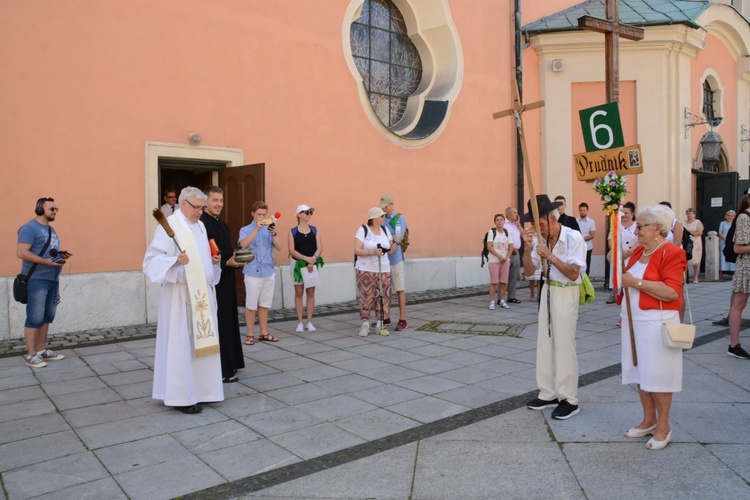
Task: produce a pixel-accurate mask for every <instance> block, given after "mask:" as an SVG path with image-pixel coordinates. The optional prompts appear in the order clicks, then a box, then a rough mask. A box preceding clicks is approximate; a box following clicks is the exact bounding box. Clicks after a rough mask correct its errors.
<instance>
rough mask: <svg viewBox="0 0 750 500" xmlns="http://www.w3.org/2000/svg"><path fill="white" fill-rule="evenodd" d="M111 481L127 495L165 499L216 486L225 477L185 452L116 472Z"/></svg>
mask: <svg viewBox="0 0 750 500" xmlns="http://www.w3.org/2000/svg"><path fill="white" fill-rule="evenodd" d="M115 480H116V481H117V483H118V484H119V485H120V487H122V489H123V490H124V491H125V493H126V494H127V495H128V496H129V497H130V498H149V499H162V498H163V499H168V498H175V497H178V496H181V495H185V494H187V493H190V492H192V491H198V490H202V489H205V488H209V487H211V486H216V485H218V484H221V483H223V482H224V481H225V478H223V477H222V476H220V475H219V474H217V473H216V472H215V471H214V470H213V469H212V468H211V467H209V466H208V465H206V464H205V463H204V462H203V461H201V460H200V459H198V458H197V457H195V456H193V455H187V456H179V457H175V458H172V459H171V460H168V461H167V462H163V463H160V464H156V465H153V466H151V467H144V468H141V469H137V470H134V471H131V472H126V473H124V474H119V475H116V476H115Z"/></svg>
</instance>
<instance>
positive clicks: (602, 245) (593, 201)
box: [567, 81, 656, 255]
mask: <svg viewBox="0 0 750 500" xmlns="http://www.w3.org/2000/svg"><path fill="white" fill-rule="evenodd" d="M635 89H636V87H635V82H633V81H621V82H620V103H619V109H620V122H621V124H622V134H623V136H624V140H625V145H626V146H630V145H633V144H638V134H637V130H636V90H635ZM605 102H606V87H605V85H604V82H590V83H575V84H573V86H572V88H571V112H572V114H571V117H570V125H571V129H572V131H573V153H582V152H584V151H586V146H585V144H584V142H583V132H582V131H581V120H580V118H579V115H578V112H579V111H580V110H581V109H586V108H591V107H594V106H599V105H601V104H604V103H605ZM569 165H570V171H571V175H572V176H573V178H574V179H576V180H575V181H574V182H573V199H572V200H568V209H567V213H568V214H569V215H575V216H576V217H578V216H579V215H578V205H579V204H581V203H582V202H585V203H587V204H588V205H589V217H591V218H593V219H594V221H595V222H596V233H597V235H596V237H595V238H594V254H595V255H596V254H598V255H604V254H605V251H606V241H607V240H606V237H605V236H604V234H605V232H604V224H605V220H604V219H605V212H604V211H603V210H602V202H601V200H600V196H599V195H598V194H596V192H595V191H594V183H593V182H584V181H578V180H577V178H576V176H575V172H574V171H573V159H572V158H571V160H570V163H569ZM648 167H649V164H648V159H644V169H647V168H648ZM651 167H652V168H656V166H655V165H651ZM628 191H629V192H630V194H628V195H627V197H626V198H625V201H632V202H633V203H635V204H636V207H637V206H638V199H637V197H636V193H637V192H638V176H637V175H631V176H629V177H628Z"/></svg>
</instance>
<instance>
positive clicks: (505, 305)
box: [500, 300, 510, 309]
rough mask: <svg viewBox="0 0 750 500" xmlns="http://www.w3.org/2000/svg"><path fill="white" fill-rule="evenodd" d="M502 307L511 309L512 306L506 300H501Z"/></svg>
mask: <svg viewBox="0 0 750 500" xmlns="http://www.w3.org/2000/svg"><path fill="white" fill-rule="evenodd" d="M500 307H502V308H503V309H510V306H509V305H508V303H507V302H505V301H504V300H501V301H500Z"/></svg>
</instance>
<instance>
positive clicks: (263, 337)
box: [258, 333, 279, 342]
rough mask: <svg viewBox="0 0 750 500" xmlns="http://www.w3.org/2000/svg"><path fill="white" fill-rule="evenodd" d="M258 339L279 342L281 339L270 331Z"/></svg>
mask: <svg viewBox="0 0 750 500" xmlns="http://www.w3.org/2000/svg"><path fill="white" fill-rule="evenodd" d="M258 340H260V341H261V342H278V341H279V339H277V338H276V337H274V336H273V335H271V334H270V333H267V334H265V335H261V336H259V337H258Z"/></svg>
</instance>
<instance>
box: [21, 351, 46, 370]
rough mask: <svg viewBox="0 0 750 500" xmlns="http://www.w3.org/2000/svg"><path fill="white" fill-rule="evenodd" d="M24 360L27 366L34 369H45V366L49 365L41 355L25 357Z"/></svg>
mask: <svg viewBox="0 0 750 500" xmlns="http://www.w3.org/2000/svg"><path fill="white" fill-rule="evenodd" d="M23 359H24V362H25V363H26V366H30V367H32V368H44V367H45V366H47V363H45V362H44V361H43V360H42V357H41V356H40V355H39V354H34V355H33V356H24V357H23Z"/></svg>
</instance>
